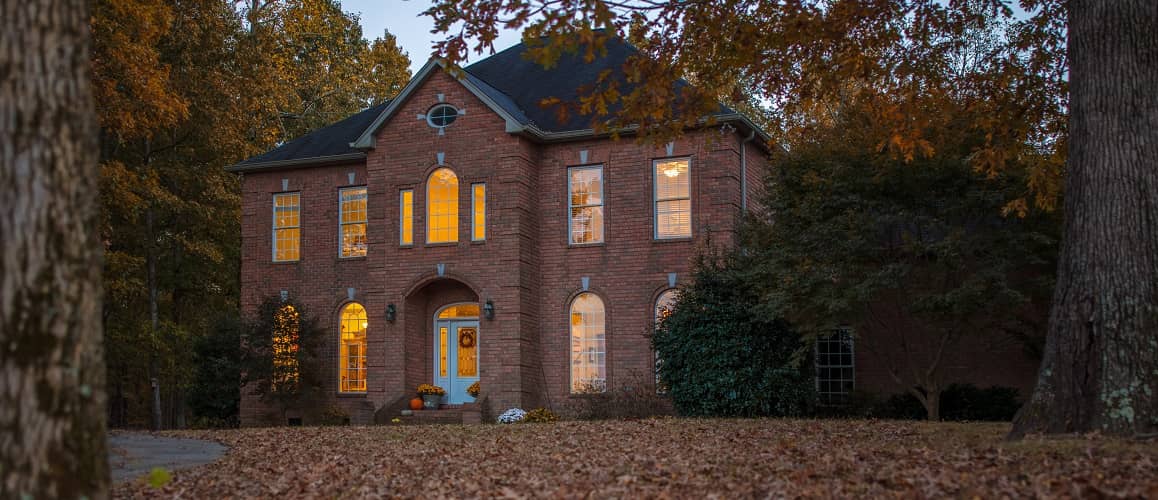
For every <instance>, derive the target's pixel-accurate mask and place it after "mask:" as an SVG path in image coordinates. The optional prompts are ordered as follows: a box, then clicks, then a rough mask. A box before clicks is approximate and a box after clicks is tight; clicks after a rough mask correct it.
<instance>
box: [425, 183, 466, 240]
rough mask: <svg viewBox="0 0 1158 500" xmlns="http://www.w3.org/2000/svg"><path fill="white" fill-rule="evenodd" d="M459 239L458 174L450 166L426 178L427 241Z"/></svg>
mask: <svg viewBox="0 0 1158 500" xmlns="http://www.w3.org/2000/svg"><path fill="white" fill-rule="evenodd" d="M456 241H458V176H456V175H454V172H452V171H451V170H450V169H449V168H440V169H438V170H435V171H434V172H431V174H430V178H429V179H427V180H426V242H427V243H452V242H456Z"/></svg>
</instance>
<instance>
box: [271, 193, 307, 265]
mask: <svg viewBox="0 0 1158 500" xmlns="http://www.w3.org/2000/svg"><path fill="white" fill-rule="evenodd" d="M300 251H301V193H278V194H275V195H273V260H274V262H288V261H294V260H298V258H299V256H300Z"/></svg>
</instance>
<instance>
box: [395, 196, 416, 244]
mask: <svg viewBox="0 0 1158 500" xmlns="http://www.w3.org/2000/svg"><path fill="white" fill-rule="evenodd" d="M398 219H399V220H398V243H399V244H400V245H413V244H414V190H413V189H403V190H402V191H400V192H399V193H398Z"/></svg>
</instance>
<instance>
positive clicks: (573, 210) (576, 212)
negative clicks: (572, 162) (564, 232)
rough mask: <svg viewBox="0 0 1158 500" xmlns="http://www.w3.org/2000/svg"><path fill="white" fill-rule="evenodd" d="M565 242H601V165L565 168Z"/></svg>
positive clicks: (579, 243)
mask: <svg viewBox="0 0 1158 500" xmlns="http://www.w3.org/2000/svg"><path fill="white" fill-rule="evenodd" d="M567 193H568V196H567V210H568V214H569V216H568V223H567V225H568V233H570V236H569V237H568V238H569V240H568V241H569V242H570V243H571V244H572V245H582V244H587V243H602V242H603V166H602V165H594V166H586V167H571V168H568V169H567Z"/></svg>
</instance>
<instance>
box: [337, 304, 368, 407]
mask: <svg viewBox="0 0 1158 500" xmlns="http://www.w3.org/2000/svg"><path fill="white" fill-rule="evenodd" d="M369 324H370V323H369V322H368V321H367V320H366V308H364V307H362V304H359V303H357V302H351V303H349V304H346V306H345V307H343V308H342V320H341V325H340V329H341V339H340V342H341V345H340V346H339V352H338V363H339V367H338V390H340V391H341V392H366V328H367V327H368V326H369Z"/></svg>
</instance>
